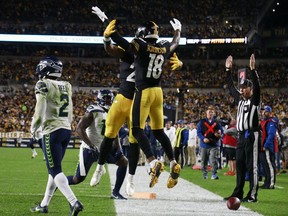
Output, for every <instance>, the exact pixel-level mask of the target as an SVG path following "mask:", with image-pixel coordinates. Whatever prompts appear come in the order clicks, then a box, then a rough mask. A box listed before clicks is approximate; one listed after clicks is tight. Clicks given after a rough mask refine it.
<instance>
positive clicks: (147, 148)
mask: <svg viewBox="0 0 288 216" xmlns="http://www.w3.org/2000/svg"><path fill="white" fill-rule="evenodd" d="M132 133H133V136H134V137H135V138H136V139H137V141H138V144H139V146H140V148H141V149H142V151H143V152H144V154H145V156H146V158H147V159H148V158H150V157H154V154H153V153H152V149H151V145H150V141H149V139H148V138H147V136H146V135H145V133H144V131H143V129H141V128H138V127H135V128H132Z"/></svg>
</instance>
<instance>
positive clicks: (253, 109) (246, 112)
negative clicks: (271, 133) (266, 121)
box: [227, 70, 260, 132]
mask: <svg viewBox="0 0 288 216" xmlns="http://www.w3.org/2000/svg"><path fill="white" fill-rule="evenodd" d="M227 72H228V76H227V84H228V89H229V91H230V93H231V95H232V96H233V97H234V99H235V101H236V102H238V109H237V119H236V120H237V125H236V127H237V131H239V132H244V131H246V130H258V129H259V116H258V110H259V104H260V84H259V78H258V74H257V72H256V70H252V71H251V73H250V74H251V79H252V82H253V95H252V96H251V98H249V99H245V98H243V97H242V95H241V94H240V92H239V90H238V89H237V88H236V87H235V86H234V83H233V79H232V76H231V71H227Z"/></svg>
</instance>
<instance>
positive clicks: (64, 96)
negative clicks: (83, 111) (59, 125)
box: [59, 94, 69, 117]
mask: <svg viewBox="0 0 288 216" xmlns="http://www.w3.org/2000/svg"><path fill="white" fill-rule="evenodd" d="M60 101H64V102H65V103H64V104H63V105H62V106H61V107H60V109H59V117H67V116H68V112H65V109H66V107H67V106H68V105H69V98H68V95H67V94H62V95H61V96H60Z"/></svg>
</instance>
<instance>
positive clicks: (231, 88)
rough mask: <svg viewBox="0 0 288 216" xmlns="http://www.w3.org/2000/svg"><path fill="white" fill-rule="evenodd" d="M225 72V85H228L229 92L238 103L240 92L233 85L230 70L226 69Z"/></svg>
mask: <svg viewBox="0 0 288 216" xmlns="http://www.w3.org/2000/svg"><path fill="white" fill-rule="evenodd" d="M226 73H227V85H228V89H229V92H230V94H231V95H232V96H233V97H234V100H235V101H236V103H237V104H238V102H239V100H240V92H239V91H238V90H237V89H236V87H235V86H234V83H233V79H232V75H231V71H230V70H228V71H226Z"/></svg>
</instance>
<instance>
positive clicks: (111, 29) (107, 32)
mask: <svg viewBox="0 0 288 216" xmlns="http://www.w3.org/2000/svg"><path fill="white" fill-rule="evenodd" d="M115 25H116V20H115V19H114V20H112V21H111V22H110V23H109V24H108V26H107V27H106V29H105V31H104V38H109V37H110V36H111V34H113V33H114V32H115V31H116V29H115Z"/></svg>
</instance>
